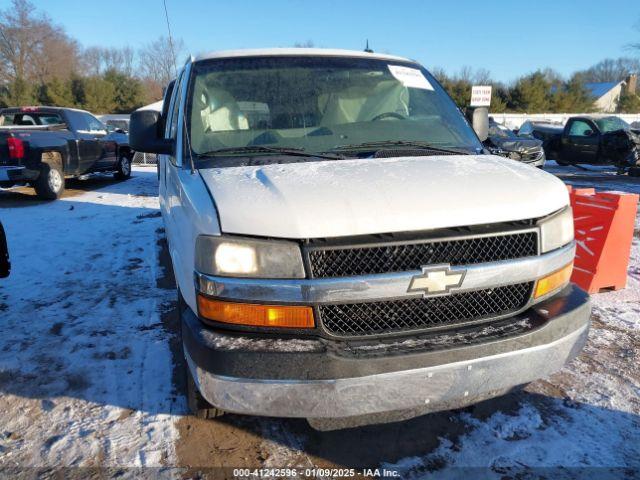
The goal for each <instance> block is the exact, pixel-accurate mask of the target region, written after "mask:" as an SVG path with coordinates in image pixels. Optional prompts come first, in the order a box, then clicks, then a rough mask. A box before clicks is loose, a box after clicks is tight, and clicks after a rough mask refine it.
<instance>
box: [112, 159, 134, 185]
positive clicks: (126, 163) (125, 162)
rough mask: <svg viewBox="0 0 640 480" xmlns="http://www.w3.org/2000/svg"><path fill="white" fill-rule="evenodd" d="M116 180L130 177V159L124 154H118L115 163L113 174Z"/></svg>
mask: <svg viewBox="0 0 640 480" xmlns="http://www.w3.org/2000/svg"><path fill="white" fill-rule="evenodd" d="M113 176H114V177H115V178H117V179H118V180H126V179H127V178H129V177H131V159H130V158H129V157H127V156H126V155H120V158H118V164H117V165H116V171H115V173H114V174H113Z"/></svg>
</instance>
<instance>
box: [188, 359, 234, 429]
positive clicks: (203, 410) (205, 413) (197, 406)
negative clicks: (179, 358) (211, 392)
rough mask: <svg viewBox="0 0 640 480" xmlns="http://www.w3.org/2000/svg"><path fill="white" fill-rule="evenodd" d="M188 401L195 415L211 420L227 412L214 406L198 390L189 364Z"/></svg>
mask: <svg viewBox="0 0 640 480" xmlns="http://www.w3.org/2000/svg"><path fill="white" fill-rule="evenodd" d="M187 403H188V404H189V410H191V414H192V415H193V416H194V417H197V418H202V419H204V420H209V419H211V418H217V417H221V416H222V415H224V414H225V411H224V410H220V409H219V408H216V407H214V406H213V405H211V404H210V403H209V402H207V401H206V400H205V398H204V397H203V396H202V395H201V394H200V392H199V391H198V387H197V386H196V382H195V380H194V379H193V375H191V370H189V367H188V366H187Z"/></svg>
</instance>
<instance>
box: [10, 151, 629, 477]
mask: <svg viewBox="0 0 640 480" xmlns="http://www.w3.org/2000/svg"><path fill="white" fill-rule="evenodd" d="M551 163H552V162H551ZM548 170H549V171H551V172H552V173H555V174H557V175H559V176H560V177H561V178H563V180H565V181H566V182H568V183H571V184H573V185H576V186H595V187H597V188H599V189H608V190H621V191H627V192H634V193H640V181H639V179H637V178H635V179H634V178H628V177H621V176H616V175H614V173H613V172H612V171H611V170H607V169H593V168H591V167H589V170H584V169H579V168H574V167H557V166H555V165H553V164H551V165H550V166H549V167H548ZM156 194H157V183H156V176H155V169H153V168H144V167H137V168H135V169H134V177H133V178H132V179H130V180H128V181H126V182H115V181H113V180H112V179H110V178H107V177H103V178H92V179H89V180H86V181H82V182H81V181H77V182H73V183H72V184H71V188H69V190H68V191H67V194H66V196H65V198H64V199H62V200H60V201H57V202H52V203H44V202H40V201H38V200H36V199H35V198H34V197H33V196H32V195H31V192H30V191H29V190H28V189H17V190H11V191H0V219H1V220H2V222H3V224H4V225H5V229H6V230H7V234H8V240H9V244H10V250H11V260H12V263H13V265H14V269H13V271H12V275H11V277H10V278H9V279H6V280H0V318H1V319H2V321H1V322H0V468H3V469H15V468H26V467H30V468H33V469H34V470H29V471H24V470H23V471H22V473H24V474H25V475H27V474H33V473H34V472H35V471H36V470H44V471H49V472H50V471H51V470H50V469H53V468H62V467H74V468H73V469H72V470H67V471H66V473H67V475H69V476H77V477H78V478H81V477H85V476H87V473H88V472H89V471H90V470H86V469H91V468H109V469H110V470H107V471H102V470H91V471H92V472H96V473H97V474H98V473H99V474H101V475H102V474H106V476H107V477H108V476H118V477H122V476H124V477H131V478H133V477H139V476H140V475H142V474H147V475H149V476H154V477H155V476H163V477H167V478H170V477H171V478H173V477H178V478H180V477H182V478H189V477H194V476H200V477H207V476H211V478H213V476H215V475H219V474H220V473H221V471H220V470H209V469H210V468H217V467H229V468H232V467H262V466H266V467H298V468H312V467H314V466H317V467H335V466H338V467H347V468H356V469H363V468H376V467H380V468H382V467H386V468H387V469H391V470H395V471H396V472H398V473H399V474H401V475H402V476H403V477H406V478H423V477H429V476H431V475H432V474H437V475H438V478H441V477H443V476H444V477H445V478H463V477H465V478H469V476H470V475H471V476H472V477H473V476H479V477H480V476H481V477H483V478H536V477H539V476H548V477H551V478H635V477H640V353H639V352H640V348H639V347H640V335H639V334H640V234H639V232H638V227H637V225H638V222H637V221H636V232H635V235H634V243H633V250H632V258H631V262H630V267H629V281H628V287H627V288H626V289H625V290H622V291H618V292H610V293H604V294H599V295H596V296H594V297H593V300H594V314H593V325H592V330H591V333H590V337H589V343H588V346H587V348H586V349H585V351H584V352H583V353H582V354H581V355H580V357H579V358H578V359H576V360H575V361H574V362H573V363H572V364H571V365H569V366H568V367H566V368H565V369H564V370H563V371H561V372H559V373H557V374H555V375H554V376H553V377H551V378H549V379H546V380H541V381H538V382H536V383H534V384H531V385H529V386H528V387H527V388H526V389H525V390H524V391H519V392H517V393H513V394H509V395H507V396H505V397H502V398H499V399H495V400H491V401H487V402H484V403H482V404H479V405H475V406H473V407H470V408H466V409H463V410H458V411H453V412H445V413H438V414H431V415H427V416H423V417H420V418H416V419H413V420H409V421H405V422H399V423H394V424H389V425H381V426H369V427H363V428H357V429H351V430H346V431H339V432H325V433H321V432H317V431H315V430H312V429H311V428H310V427H309V426H308V425H307V423H306V422H305V421H304V420H282V419H263V418H251V417H242V416H236V415H228V416H224V417H222V418H220V419H218V420H215V421H200V420H198V419H194V418H192V417H189V416H187V415H186V402H185V398H184V396H183V391H184V388H183V387H184V376H183V374H182V368H183V365H182V360H181V359H180V355H179V344H178V342H177V335H176V333H177V322H176V318H175V314H174V308H175V293H174V283H173V278H172V276H171V267H170V263H169V261H168V256H167V253H166V248H165V244H164V236H163V229H162V219H161V218H160V214H159V210H158V199H157V197H156ZM139 467H154V468H153V469H143V470H140V469H139ZM83 468H84V469H83ZM7 472H13V473H12V475H11V476H15V474H17V473H19V471H18V470H15V471H14V470H4V473H5V474H6V473H7ZM25 472H26V473H25ZM226 473H227V474H230V473H231V471H227V472H226ZM1 475H2V472H0V476H1Z"/></svg>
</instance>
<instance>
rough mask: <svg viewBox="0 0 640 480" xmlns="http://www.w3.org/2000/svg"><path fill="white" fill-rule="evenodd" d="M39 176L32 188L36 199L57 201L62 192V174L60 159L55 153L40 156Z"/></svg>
mask: <svg viewBox="0 0 640 480" xmlns="http://www.w3.org/2000/svg"><path fill="white" fill-rule="evenodd" d="M41 161H42V164H41V166H40V174H39V175H38V178H37V180H36V181H35V182H33V187H34V189H35V191H36V194H37V195H38V197H40V198H42V199H44V200H57V199H58V198H60V197H61V196H62V194H63V192H64V172H63V171H62V158H61V156H60V154H59V153H57V152H47V153H43V154H42V160H41Z"/></svg>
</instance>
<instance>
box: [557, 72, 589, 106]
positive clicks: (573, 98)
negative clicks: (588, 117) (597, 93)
mask: <svg viewBox="0 0 640 480" xmlns="http://www.w3.org/2000/svg"><path fill="white" fill-rule="evenodd" d="M552 90H553V94H552V97H551V110H552V111H553V112H558V113H563V112H564V113H566V112H576V113H589V112H592V111H594V109H595V106H594V99H593V97H592V96H591V94H590V93H589V92H588V91H587V89H586V88H585V86H584V84H583V82H582V80H581V77H580V76H578V75H574V76H573V77H572V78H571V79H570V80H569V81H568V82H566V83H564V84H559V85H555V86H554V88H553V89H552Z"/></svg>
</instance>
